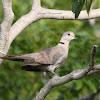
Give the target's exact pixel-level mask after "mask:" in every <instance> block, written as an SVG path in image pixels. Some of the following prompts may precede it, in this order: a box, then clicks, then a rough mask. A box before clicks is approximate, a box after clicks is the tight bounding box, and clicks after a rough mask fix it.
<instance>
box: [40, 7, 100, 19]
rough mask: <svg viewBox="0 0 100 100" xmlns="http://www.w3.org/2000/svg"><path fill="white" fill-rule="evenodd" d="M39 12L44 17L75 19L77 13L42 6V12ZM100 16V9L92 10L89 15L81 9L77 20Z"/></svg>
mask: <svg viewBox="0 0 100 100" xmlns="http://www.w3.org/2000/svg"><path fill="white" fill-rule="evenodd" d="M39 14H41V16H42V18H53V19H71V20H75V15H74V13H73V12H72V11H64V10H52V9H45V8H42V12H40V13H39ZM99 17H100V9H94V10H91V11H90V14H89V16H88V14H87V12H86V10H84V11H81V13H80V15H79V17H78V18H77V20H84V19H93V18H99Z"/></svg>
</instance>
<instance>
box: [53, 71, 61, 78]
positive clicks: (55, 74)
mask: <svg viewBox="0 0 100 100" xmlns="http://www.w3.org/2000/svg"><path fill="white" fill-rule="evenodd" d="M52 73H53V74H54V76H58V77H60V76H59V75H58V74H57V73H55V72H52ZM54 76H53V77H54Z"/></svg>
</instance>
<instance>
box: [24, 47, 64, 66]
mask: <svg viewBox="0 0 100 100" xmlns="http://www.w3.org/2000/svg"><path fill="white" fill-rule="evenodd" d="M62 55H63V49H62V48H60V47H57V46H56V47H53V48H49V49H46V50H43V51H41V52H39V53H37V54H32V55H31V57H30V58H29V59H26V60H24V62H23V64H24V65H32V66H37V65H54V64H55V63H56V62H57V60H58V59H59V58H60V57H61V56H62Z"/></svg>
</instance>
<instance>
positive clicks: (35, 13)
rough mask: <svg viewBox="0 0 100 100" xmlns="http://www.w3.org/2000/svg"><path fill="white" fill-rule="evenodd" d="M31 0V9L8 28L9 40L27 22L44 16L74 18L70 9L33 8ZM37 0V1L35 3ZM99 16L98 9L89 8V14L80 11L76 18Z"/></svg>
mask: <svg viewBox="0 0 100 100" xmlns="http://www.w3.org/2000/svg"><path fill="white" fill-rule="evenodd" d="M34 2H35V1H34ZM34 2H33V5H34V6H33V7H32V10H31V11H30V12H29V13H28V14H26V15H24V16H22V17H21V18H20V19H19V20H18V21H17V22H15V24H14V25H13V26H12V27H11V30H10V42H9V44H11V42H12V41H13V39H14V38H15V37H16V36H17V35H18V34H20V32H21V31H22V30H23V29H24V28H26V27H27V26H28V25H29V24H31V23H33V22H35V21H37V20H39V19H44V18H52V19H72V20H75V17H74V14H73V12H72V11H63V10H51V9H45V8H42V7H41V6H38V7H37V8H35V4H34ZM38 3H39V1H37V3H36V4H37V5H39V4H38ZM98 17H100V9H95V10H91V12H90V15H89V16H88V14H87V12H86V11H81V13H80V15H79V17H78V20H82V19H92V18H98Z"/></svg>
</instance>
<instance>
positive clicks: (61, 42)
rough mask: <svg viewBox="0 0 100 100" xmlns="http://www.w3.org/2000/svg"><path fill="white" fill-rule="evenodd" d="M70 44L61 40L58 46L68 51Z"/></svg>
mask: <svg viewBox="0 0 100 100" xmlns="http://www.w3.org/2000/svg"><path fill="white" fill-rule="evenodd" d="M69 43H70V41H62V40H60V42H59V43H58V46H60V47H62V48H64V49H65V50H68V48H69Z"/></svg>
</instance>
